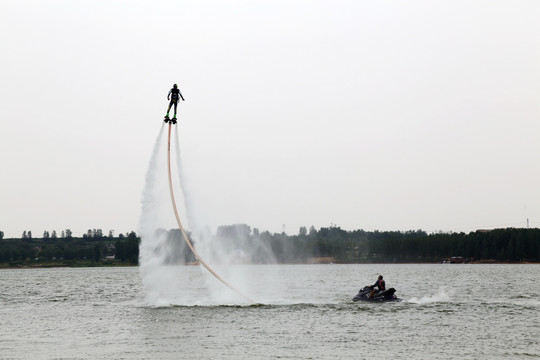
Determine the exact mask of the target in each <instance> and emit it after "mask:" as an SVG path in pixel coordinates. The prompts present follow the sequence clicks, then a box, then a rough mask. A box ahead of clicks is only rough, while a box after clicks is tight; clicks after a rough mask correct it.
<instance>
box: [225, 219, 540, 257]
mask: <svg viewBox="0 0 540 360" xmlns="http://www.w3.org/2000/svg"><path fill="white" fill-rule="evenodd" d="M216 236H217V237H218V242H225V243H229V246H228V248H229V249H246V248H247V249H250V248H251V249H252V250H251V251H247V253H248V254H250V256H251V260H252V262H255V263H264V262H266V258H267V255H266V254H265V253H266V250H265V249H267V248H268V249H269V250H271V252H270V253H271V254H273V256H275V259H276V260H277V262H279V263H296V262H307V261H309V260H310V259H311V258H315V257H332V258H334V261H336V262H341V263H365V262H368V263H369V262H411V263H416V262H438V261H444V260H446V259H450V258H452V257H461V258H462V259H461V260H460V261H475V260H496V261H508V262H518V261H530V262H540V229H515V228H507V229H495V230H489V231H488V230H479V231H476V232H471V233H469V234H465V233H434V234H427V233H426V232H424V231H422V230H416V231H405V232H402V231H364V230H354V231H345V230H343V229H341V228H339V227H327V228H324V227H323V228H320V229H319V230H316V229H315V228H314V227H313V226H312V227H311V228H310V229H309V230H307V229H306V228H305V227H301V228H300V230H299V233H298V235H286V234H284V233H281V234H279V233H274V234H271V233H269V232H268V231H265V232H259V231H258V230H257V229H253V231H251V229H250V227H249V226H247V225H231V226H222V227H220V228H218V231H217V234H216Z"/></svg>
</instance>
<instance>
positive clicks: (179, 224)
mask: <svg viewBox="0 0 540 360" xmlns="http://www.w3.org/2000/svg"><path fill="white" fill-rule="evenodd" d="M171 128H172V124H171V123H169V140H168V142H167V165H168V170H169V191H170V193H171V201H172V206H173V210H174V216H176V222H177V223H178V227H179V228H180V231H181V232H182V235H183V237H184V240H186V243H187V245H188V246H189V248H190V249H191V251H192V252H193V255H195V257H196V258H197V260H198V261H199V263H200V264H201V265H202V266H204V267H205V268H206V270H208V271H209V272H210V274H212V275H214V276H215V277H216V279H218V280H219V281H221V282H222V283H223V284H224V285H225V286H227V287H228V288H229V289H231V290H233V291H234V292H236V293H237V294H238V295H240V296H242V297H243V298H245V299H247V300H249V302H251V303H255V301H253V300H252V299H251V298H250V297H249V296H246V295H244V294H242V293H241V292H240V291H238V290H237V289H236V288H235V287H234V286H232V285H231V284H229V283H228V282H226V281H225V280H224V279H223V278H222V277H221V276H219V275H218V274H217V273H216V272H215V271H214V270H212V268H211V267H210V266H209V265H208V264H207V263H206V262H205V261H204V260H203V259H202V258H201V256H200V255H199V254H198V253H197V251H196V250H195V248H194V247H193V245H192V244H191V241H189V239H188V237H187V235H186V232H185V231H184V227H183V226H182V222H181V221H180V216H179V215H178V209H177V208H176V201H175V200H174V191H173V187H172V179H171Z"/></svg>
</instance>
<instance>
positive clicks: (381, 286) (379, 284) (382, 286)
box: [369, 275, 386, 299]
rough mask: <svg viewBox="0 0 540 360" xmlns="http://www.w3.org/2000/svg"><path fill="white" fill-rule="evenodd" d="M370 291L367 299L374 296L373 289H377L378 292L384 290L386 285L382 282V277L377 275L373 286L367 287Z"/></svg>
mask: <svg viewBox="0 0 540 360" xmlns="http://www.w3.org/2000/svg"><path fill="white" fill-rule="evenodd" d="M369 288H370V289H371V292H370V293H369V298H370V299H371V298H373V295H374V294H375V288H378V292H381V291H384V290H386V285H385V283H384V280H383V276H382V275H379V278H378V279H377V281H376V282H375V284H373V285H371V286H370V287H369Z"/></svg>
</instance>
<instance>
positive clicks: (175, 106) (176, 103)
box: [174, 101, 178, 117]
mask: <svg viewBox="0 0 540 360" xmlns="http://www.w3.org/2000/svg"><path fill="white" fill-rule="evenodd" d="M177 107H178V101H175V102H174V117H176V108H177Z"/></svg>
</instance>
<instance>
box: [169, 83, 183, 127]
mask: <svg viewBox="0 0 540 360" xmlns="http://www.w3.org/2000/svg"><path fill="white" fill-rule="evenodd" d="M179 99H182V101H185V100H184V97H183V96H182V93H181V92H180V89H179V88H178V85H176V84H174V85H173V87H172V89H171V90H169V94H167V100H170V103H169V108H168V109H167V115H165V122H167V121H169V112H170V111H171V107H172V106H173V105H174V116H173V118H172V119H171V122H172V123H173V124H175V123H176V109H177V108H178V100H179Z"/></svg>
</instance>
